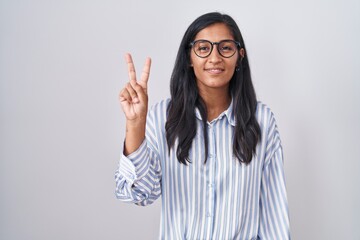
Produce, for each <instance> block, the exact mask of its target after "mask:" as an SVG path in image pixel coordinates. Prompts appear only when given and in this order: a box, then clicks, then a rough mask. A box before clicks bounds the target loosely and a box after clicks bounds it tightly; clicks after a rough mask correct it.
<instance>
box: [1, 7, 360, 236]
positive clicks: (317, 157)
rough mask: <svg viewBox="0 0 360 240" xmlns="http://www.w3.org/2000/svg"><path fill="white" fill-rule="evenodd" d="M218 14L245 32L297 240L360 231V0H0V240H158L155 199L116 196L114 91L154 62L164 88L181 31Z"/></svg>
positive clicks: (157, 95) (157, 90)
mask: <svg viewBox="0 0 360 240" xmlns="http://www.w3.org/2000/svg"><path fill="white" fill-rule="evenodd" d="M209 11H220V12H222V13H227V14H230V15H231V16H233V17H234V19H235V20H236V21H237V23H238V24H239V26H240V29H241V30H242V33H243V36H244V39H245V43H246V46H247V53H248V56H249V59H250V66H251V70H252V76H253V81H254V84H255V88H256V91H257V94H258V98H259V100H261V101H262V102H264V103H266V104H267V105H269V106H270V108H271V109H272V110H273V112H274V113H275V117H276V119H277V123H278V126H279V130H280V135H281V138H282V142H283V146H284V156H285V173H286V183H287V191H288V200H289V207H290V218H291V232H292V236H293V239H301V240H302V239H305V240H307V239H326V240H329V239H336V240H337V239H353V240H359V239H360V228H359V216H360V207H359V202H360V187H359V184H360V174H359V173H360V171H359V170H360V164H359V162H360V145H359V136H360V127H359V124H360V106H359V105H360V104H359V103H360V97H359V95H360V84H359V82H360V64H359V56H360V45H359V43H360V2H359V1H356V0H353V1H352V0H345V1H344V0H336V1H331V0H330V1H325V0H324V1H321V0H319V1H310V0H307V1H304V0H302V1H284V0H282V1H239V0H237V1H210V0H208V1H190V0H188V1H177V2H170V1H145V0H144V1H136V0H135V1H124V0H120V1H119V0H117V1H115V0H105V1H103V0H102V1H99V0H98V1H95V0H94V1H85V0H84V1H45V0H44V1H40V0H32V1H30V0H29V1H26V0H0V80H1V82H0V121H1V122H0V123H1V125H0V158H1V162H0V239H4V240H15V239H19V240H20V239H36V240H37V239H41V240H43V239H44V240H47V239H52V240H58V239H59V240H64V239H88V240H92V239H94V240H97V239H109V240H110V239H114V240H115V239H156V238H157V236H158V231H159V220H160V206H161V199H159V200H158V201H156V202H155V203H154V204H153V205H151V206H148V207H138V206H135V205H132V204H126V203H123V202H120V201H118V200H117V199H116V198H115V194H114V191H115V181H114V172H115V170H116V168H117V164H118V160H119V156H120V152H121V147H122V143H123V139H124V132H125V126H124V123H125V121H124V120H125V119H124V116H123V114H122V112H121V110H120V106H119V103H118V100H117V95H118V92H119V90H120V89H121V88H122V87H123V86H124V84H125V83H126V82H127V80H128V74H127V69H126V65H125V61H124V54H125V53H126V52H131V53H132V54H133V57H134V61H135V65H136V67H137V69H138V72H140V70H141V68H142V66H143V64H144V60H145V58H146V57H147V56H151V57H152V59H153V64H152V69H151V76H150V80H149V88H150V90H149V91H150V92H149V98H150V105H152V104H154V103H156V102H157V101H159V100H161V99H164V98H167V97H169V79H170V74H171V71H172V68H173V65H174V61H175V57H176V53H177V50H178V46H179V44H180V40H181V38H182V36H183V34H184V32H185V30H186V28H187V27H188V25H189V24H190V23H191V22H192V21H193V20H194V19H195V18H196V17H198V16H200V15H202V14H204V13H206V12H209Z"/></svg>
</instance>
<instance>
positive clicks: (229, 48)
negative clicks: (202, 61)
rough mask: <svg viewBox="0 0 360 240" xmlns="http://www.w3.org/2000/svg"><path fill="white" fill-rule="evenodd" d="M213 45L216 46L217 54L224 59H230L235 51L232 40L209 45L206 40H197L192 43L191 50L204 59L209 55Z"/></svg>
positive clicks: (235, 46)
mask: <svg viewBox="0 0 360 240" xmlns="http://www.w3.org/2000/svg"><path fill="white" fill-rule="evenodd" d="M214 45H217V50H218V52H219V54H220V55H221V56H223V57H225V58H229V57H232V56H233V55H234V54H235V52H236V50H237V45H236V43H235V42H234V41H232V40H223V41H220V42H218V43H216V42H215V43H211V42H210V41H207V40H198V41H195V42H194V44H193V48H194V52H195V54H196V55H198V56H199V57H202V58H205V57H208V56H209V55H210V54H211V52H212V50H213V47H214Z"/></svg>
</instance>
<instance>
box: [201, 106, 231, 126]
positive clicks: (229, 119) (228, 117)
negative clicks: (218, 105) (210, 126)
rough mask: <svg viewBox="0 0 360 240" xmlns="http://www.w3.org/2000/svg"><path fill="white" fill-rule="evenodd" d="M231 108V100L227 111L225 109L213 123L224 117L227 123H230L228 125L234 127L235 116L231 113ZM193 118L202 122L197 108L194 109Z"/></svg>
mask: <svg viewBox="0 0 360 240" xmlns="http://www.w3.org/2000/svg"><path fill="white" fill-rule="evenodd" d="M233 106H234V104H233V99H231V103H230V106H229V107H228V109H226V110H225V111H224V112H222V113H221V114H220V115H219V116H218V117H217V118H216V119H214V120H213V121H216V120H217V119H221V118H222V117H223V116H224V115H225V116H226V118H227V120H228V122H229V123H230V125H232V126H235V114H234V111H233ZM195 116H196V118H197V119H199V120H201V121H202V118H201V114H200V111H199V109H198V108H197V107H196V108H195Z"/></svg>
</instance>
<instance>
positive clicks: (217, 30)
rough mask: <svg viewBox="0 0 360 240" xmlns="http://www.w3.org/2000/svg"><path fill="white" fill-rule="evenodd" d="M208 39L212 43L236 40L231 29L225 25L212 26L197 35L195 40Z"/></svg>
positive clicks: (216, 24)
mask: <svg viewBox="0 0 360 240" xmlns="http://www.w3.org/2000/svg"><path fill="white" fill-rule="evenodd" d="M198 39H206V40H209V41H212V42H218V41H221V40H224V39H234V37H233V35H232V33H231V31H230V29H229V27H228V26H226V25H225V24H224V23H215V24H212V25H210V26H208V27H206V28H204V29H203V30H201V31H200V32H198V34H196V36H195V40H198Z"/></svg>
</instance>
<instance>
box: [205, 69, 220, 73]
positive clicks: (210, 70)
mask: <svg viewBox="0 0 360 240" xmlns="http://www.w3.org/2000/svg"><path fill="white" fill-rule="evenodd" d="M205 71H207V72H208V73H211V74H219V73H222V72H224V69H223V68H205Z"/></svg>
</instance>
